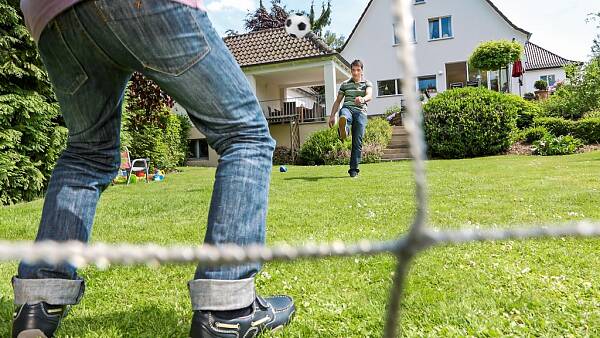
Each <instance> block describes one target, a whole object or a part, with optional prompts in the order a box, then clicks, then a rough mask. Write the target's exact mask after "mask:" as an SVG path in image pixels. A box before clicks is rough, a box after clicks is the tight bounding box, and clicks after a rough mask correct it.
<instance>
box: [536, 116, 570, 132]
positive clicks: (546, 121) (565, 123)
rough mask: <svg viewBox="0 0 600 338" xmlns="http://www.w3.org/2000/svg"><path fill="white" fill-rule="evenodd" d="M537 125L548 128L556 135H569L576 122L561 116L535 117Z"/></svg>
mask: <svg viewBox="0 0 600 338" xmlns="http://www.w3.org/2000/svg"><path fill="white" fill-rule="evenodd" d="M534 123H535V125H536V126H540V127H544V128H546V129H547V130H548V131H549V132H550V133H551V134H553V135H555V136H563V135H569V134H571V133H572V132H573V129H574V125H575V122H574V121H572V120H567V119H564V118H561V117H539V118H536V119H534Z"/></svg>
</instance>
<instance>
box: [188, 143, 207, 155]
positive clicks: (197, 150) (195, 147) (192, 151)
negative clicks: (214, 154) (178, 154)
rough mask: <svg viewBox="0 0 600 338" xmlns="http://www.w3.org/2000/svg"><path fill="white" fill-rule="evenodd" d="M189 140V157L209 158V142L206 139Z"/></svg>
mask: <svg viewBox="0 0 600 338" xmlns="http://www.w3.org/2000/svg"><path fill="white" fill-rule="evenodd" d="M188 142H189V143H188V144H189V147H188V158H190V159H196V160H208V142H207V141H206V139H194V140H189V141H188Z"/></svg>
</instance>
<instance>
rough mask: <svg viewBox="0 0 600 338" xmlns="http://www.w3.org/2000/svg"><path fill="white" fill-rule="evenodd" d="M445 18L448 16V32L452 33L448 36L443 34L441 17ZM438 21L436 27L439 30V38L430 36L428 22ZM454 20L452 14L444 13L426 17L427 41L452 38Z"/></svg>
mask: <svg viewBox="0 0 600 338" xmlns="http://www.w3.org/2000/svg"><path fill="white" fill-rule="evenodd" d="M445 18H450V32H451V33H452V34H451V35H450V36H443V29H444V28H443V26H442V19H445ZM435 20H437V21H438V29H439V32H440V37H439V38H431V25H430V23H431V22H432V21H435ZM453 21H454V20H452V15H444V16H438V17H433V18H429V19H427V39H428V40H429V41H438V40H447V39H454V28H453V26H454V23H453Z"/></svg>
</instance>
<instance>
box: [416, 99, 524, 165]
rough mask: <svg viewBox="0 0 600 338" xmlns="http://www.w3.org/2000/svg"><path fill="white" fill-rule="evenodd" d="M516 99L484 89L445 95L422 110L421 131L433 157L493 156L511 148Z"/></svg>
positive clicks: (514, 124)
mask: <svg viewBox="0 0 600 338" xmlns="http://www.w3.org/2000/svg"><path fill="white" fill-rule="evenodd" d="M514 102H515V99H514V98H512V97H510V96H507V95H504V94H500V93H497V92H493V91H491V90H488V89H485V88H459V89H453V90H448V91H445V92H443V93H441V94H439V95H437V96H436V97H434V98H432V99H431V100H430V101H429V102H428V103H427V104H425V106H424V129H425V137H426V139H427V143H428V145H429V150H430V152H431V154H432V155H433V156H436V157H442V158H464V157H474V156H484V155H495V154H499V153H501V152H503V151H506V150H507V149H508V148H509V147H510V145H511V135H512V134H513V132H514V131H515V130H516V124H517V111H518V109H517V107H516V105H515V103H514Z"/></svg>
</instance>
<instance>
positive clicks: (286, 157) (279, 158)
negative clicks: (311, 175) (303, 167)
mask: <svg viewBox="0 0 600 338" xmlns="http://www.w3.org/2000/svg"><path fill="white" fill-rule="evenodd" d="M293 163H294V161H293V160H292V151H291V150H290V148H288V147H283V146H278V147H275V151H274V152H273V164H274V165H282V164H293Z"/></svg>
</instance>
